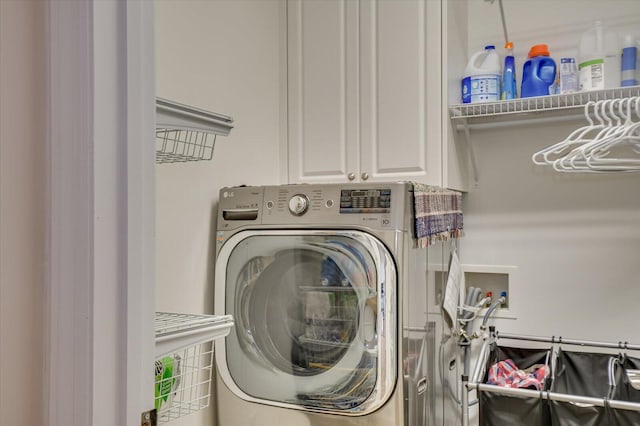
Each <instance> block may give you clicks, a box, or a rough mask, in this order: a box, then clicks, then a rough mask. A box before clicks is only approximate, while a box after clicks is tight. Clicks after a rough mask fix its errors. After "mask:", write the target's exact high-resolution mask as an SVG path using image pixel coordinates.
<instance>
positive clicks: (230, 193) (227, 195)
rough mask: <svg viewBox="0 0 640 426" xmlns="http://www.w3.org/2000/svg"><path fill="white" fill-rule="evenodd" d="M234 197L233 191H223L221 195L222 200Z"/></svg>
mask: <svg viewBox="0 0 640 426" xmlns="http://www.w3.org/2000/svg"><path fill="white" fill-rule="evenodd" d="M234 195H235V194H234V193H233V191H224V192H223V193H222V198H233V197H234Z"/></svg>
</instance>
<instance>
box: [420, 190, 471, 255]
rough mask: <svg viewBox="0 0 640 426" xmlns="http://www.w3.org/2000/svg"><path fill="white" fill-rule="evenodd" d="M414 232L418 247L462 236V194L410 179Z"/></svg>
mask: <svg viewBox="0 0 640 426" xmlns="http://www.w3.org/2000/svg"><path fill="white" fill-rule="evenodd" d="M413 199H414V200H413V201H414V211H413V213H414V218H415V236H416V238H417V239H418V246H419V247H426V246H429V245H431V244H434V243H435V242H436V241H446V240H449V239H451V238H458V237H461V236H462V194H461V193H459V192H456V191H451V190H448V189H443V188H438V187H435V186H428V185H424V184H422V183H413Z"/></svg>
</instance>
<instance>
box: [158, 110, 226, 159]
mask: <svg viewBox="0 0 640 426" xmlns="http://www.w3.org/2000/svg"><path fill="white" fill-rule="evenodd" d="M232 123H233V119H232V118H231V117H228V116H226V115H222V114H217V113H213V112H209V111H205V110H202V109H198V108H194V107H191V106H187V105H182V104H179V103H176V102H173V101H169V100H166V99H162V98H156V163H158V164H162V163H178V162H187V161H200V160H211V159H212V158H213V148H214V146H215V141H216V136H217V135H223V136H227V135H229V132H230V131H231V129H232V128H233V125H232Z"/></svg>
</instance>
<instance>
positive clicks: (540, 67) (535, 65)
mask: <svg viewBox="0 0 640 426" xmlns="http://www.w3.org/2000/svg"><path fill="white" fill-rule="evenodd" d="M528 58H529V59H528V60H527V62H525V63H524V67H523V69H522V86H521V88H520V96H521V97H523V98H530V97H533V96H545V95H551V94H553V93H551V92H552V91H553V85H554V83H555V80H556V62H555V61H554V60H553V59H552V58H550V57H549V48H548V46H547V45H546V44H536V45H535V46H533V47H532V48H531V49H530V50H529V56H528Z"/></svg>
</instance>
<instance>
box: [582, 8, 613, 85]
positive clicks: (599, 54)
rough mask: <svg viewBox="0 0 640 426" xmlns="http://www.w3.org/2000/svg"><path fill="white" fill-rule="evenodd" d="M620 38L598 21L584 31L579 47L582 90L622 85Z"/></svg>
mask: <svg viewBox="0 0 640 426" xmlns="http://www.w3.org/2000/svg"><path fill="white" fill-rule="evenodd" d="M620 51H621V50H620V38H619V35H618V33H617V32H615V31H613V30H611V29H608V28H607V27H605V26H604V25H603V24H602V22H601V21H596V22H595V23H594V24H593V26H592V27H591V28H589V29H588V30H587V31H585V32H584V33H582V37H580V46H579V48H578V72H579V81H580V90H581V91H585V90H599V89H612V88H614V87H620Z"/></svg>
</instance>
